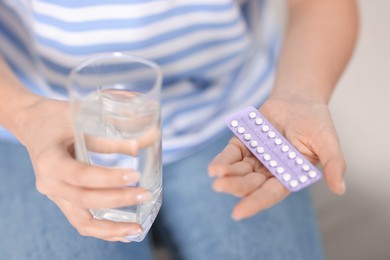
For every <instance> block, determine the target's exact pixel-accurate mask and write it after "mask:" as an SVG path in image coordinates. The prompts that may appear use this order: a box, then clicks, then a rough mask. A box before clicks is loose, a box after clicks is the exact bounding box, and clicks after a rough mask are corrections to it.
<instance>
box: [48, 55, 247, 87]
mask: <svg viewBox="0 0 390 260" xmlns="http://www.w3.org/2000/svg"><path fill="white" fill-rule="evenodd" d="M240 54H241V51H237V52H236V53H233V54H230V55H227V56H225V57H223V58H220V59H217V60H214V61H213V62H210V63H208V64H205V65H202V66H199V67H195V68H192V69H189V70H188V71H185V72H182V73H177V74H175V75H172V76H168V77H165V78H164V82H165V81H167V82H177V81H180V80H187V79H188V78H189V77H196V76H197V75H199V74H203V73H206V72H208V71H210V70H211V69H213V68H215V67H218V66H220V65H222V64H224V63H226V62H229V60H232V59H234V58H235V57H237V56H239V55H240ZM49 83H50V86H52V87H53V90H55V91H56V92H57V93H59V94H66V89H65V86H61V85H58V84H55V83H53V82H49Z"/></svg>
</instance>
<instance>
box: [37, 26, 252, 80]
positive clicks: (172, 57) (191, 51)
mask: <svg viewBox="0 0 390 260" xmlns="http://www.w3.org/2000/svg"><path fill="white" fill-rule="evenodd" d="M245 36H246V33H242V34H239V35H237V36H234V37H231V38H228V39H224V40H214V41H208V42H202V43H200V44H198V45H195V46H193V47H190V48H188V49H184V50H182V51H179V52H176V53H173V54H169V55H166V56H163V57H161V58H158V59H155V60H154V61H155V62H156V63H158V64H159V65H167V64H169V63H173V62H175V61H178V60H181V59H184V58H186V57H189V56H191V55H195V54H197V53H199V52H201V51H205V50H207V49H210V48H212V47H214V46H218V45H220V46H221V47H222V46H223V45H227V44H233V43H235V42H239V41H240V40H243V39H244V38H245ZM41 60H42V62H43V64H44V65H45V66H46V67H48V68H50V70H52V71H55V72H57V73H60V74H62V75H68V74H69V72H70V70H71V68H69V67H65V66H61V65H59V64H58V63H55V62H53V61H51V60H48V59H46V58H43V57H42V58H41Z"/></svg>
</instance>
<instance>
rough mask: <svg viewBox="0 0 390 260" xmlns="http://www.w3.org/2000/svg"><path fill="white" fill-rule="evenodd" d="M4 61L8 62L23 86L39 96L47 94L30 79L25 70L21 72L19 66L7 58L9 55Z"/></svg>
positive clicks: (5, 56)
mask: <svg viewBox="0 0 390 260" xmlns="http://www.w3.org/2000/svg"><path fill="white" fill-rule="evenodd" d="M4 59H5V60H6V62H7V64H8V66H9V67H10V68H11V69H12V71H13V73H14V74H15V76H16V77H17V78H18V79H19V80H20V81H21V82H22V84H23V85H24V86H25V87H26V88H28V89H29V90H31V91H32V92H33V93H35V94H37V95H44V94H45V93H44V92H43V91H42V89H41V88H40V87H39V86H37V85H36V84H34V82H33V81H32V80H31V79H30V78H29V77H28V75H27V74H26V73H25V72H24V71H23V70H21V69H20V68H19V67H18V66H16V64H15V63H14V62H13V61H12V60H10V59H9V58H8V57H7V55H4ZM34 72H35V71H34Z"/></svg>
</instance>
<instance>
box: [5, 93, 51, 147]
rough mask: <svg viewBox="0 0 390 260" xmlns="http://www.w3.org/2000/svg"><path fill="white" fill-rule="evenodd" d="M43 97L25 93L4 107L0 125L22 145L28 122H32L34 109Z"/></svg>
mask: <svg viewBox="0 0 390 260" xmlns="http://www.w3.org/2000/svg"><path fill="white" fill-rule="evenodd" d="M43 99H44V98H43V97H40V96H37V95H35V94H32V93H30V92H25V93H23V94H21V95H19V96H18V98H17V99H15V100H17V101H16V102H15V100H10V101H9V102H8V104H7V106H6V110H5V112H4V115H5V116H4V117H2V118H1V119H2V120H1V123H2V124H3V126H4V127H5V128H7V129H8V130H9V131H10V132H11V133H12V134H13V135H14V136H15V137H16V138H17V139H18V140H19V141H20V142H21V143H22V144H24V136H25V132H26V131H27V130H28V127H29V122H31V121H32V120H34V116H33V111H34V108H35V107H37V106H38V104H39V103H40V102H41V101H42V100H43Z"/></svg>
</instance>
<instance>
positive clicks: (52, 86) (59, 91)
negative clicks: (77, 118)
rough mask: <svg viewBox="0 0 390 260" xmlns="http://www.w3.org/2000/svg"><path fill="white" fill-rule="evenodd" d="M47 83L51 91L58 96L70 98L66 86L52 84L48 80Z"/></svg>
mask: <svg viewBox="0 0 390 260" xmlns="http://www.w3.org/2000/svg"><path fill="white" fill-rule="evenodd" d="M46 82H47V83H48V84H49V86H50V89H52V90H53V91H54V92H56V93H57V94H59V95H62V96H64V97H67V96H68V90H67V88H65V86H62V85H58V84H56V83H54V82H51V81H50V80H46Z"/></svg>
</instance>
